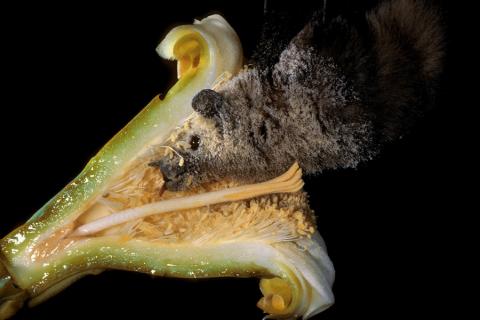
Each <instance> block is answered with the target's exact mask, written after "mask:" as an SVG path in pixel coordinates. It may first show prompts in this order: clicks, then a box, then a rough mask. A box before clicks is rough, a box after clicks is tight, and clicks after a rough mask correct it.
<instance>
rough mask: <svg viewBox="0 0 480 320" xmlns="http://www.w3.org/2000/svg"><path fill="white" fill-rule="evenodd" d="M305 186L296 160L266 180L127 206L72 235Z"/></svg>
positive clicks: (293, 190) (92, 232)
mask: <svg viewBox="0 0 480 320" xmlns="http://www.w3.org/2000/svg"><path fill="white" fill-rule="evenodd" d="M302 187H303V181H302V170H301V169H300V167H299V166H298V163H297V162H295V163H294V164H293V165H292V166H291V167H290V169H289V170H288V171H287V172H285V173H284V174H282V175H281V176H279V177H277V178H274V179H272V180H268V181H266V182H262V183H256V184H249V185H243V186H239V187H233V188H228V189H223V190H217V191H212V192H206V193H202V194H196V195H193V196H188V197H183V198H177V199H168V200H164V201H158V202H154V203H149V204H146V205H143V206H140V207H135V208H130V209H126V210H123V211H120V212H117V213H114V214H112V215H109V216H106V217H103V218H100V219H97V220H95V221H92V222H90V223H87V224H85V225H83V226H80V227H79V228H77V229H76V230H75V231H74V232H73V233H72V234H71V236H77V237H80V236H87V235H90V234H94V233H97V232H99V231H102V230H105V229H108V228H111V227H113V226H116V225H119V224H122V223H126V222H129V221H132V220H136V219H140V218H145V217H148V216H150V215H154V214H161V213H166V212H172V211H180V210H187V209H194V208H198V207H203V206H208V205H213V204H218V203H224V202H231V201H239V200H245V199H249V198H253V197H258V196H262V195H266V194H272V193H284V192H297V191H299V190H300V189H301V188H302Z"/></svg>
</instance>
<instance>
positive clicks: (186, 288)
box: [0, 1, 470, 319]
mask: <svg viewBox="0 0 480 320" xmlns="http://www.w3.org/2000/svg"><path fill="white" fill-rule="evenodd" d="M157 2H158V3H157V4H156V5H154V6H151V5H150V6H149V5H140V4H138V3H134V2H130V3H126V4H118V3H117V4H114V5H113V4H112V5H111V6H102V7H99V6H98V5H94V4H91V5H87V4H85V3H81V2H79V1H77V2H69V4H68V5H66V4H64V5H55V6H54V5H46V4H44V3H42V4H41V5H35V6H31V5H27V4H21V3H19V4H18V5H17V6H16V7H15V8H11V7H9V8H7V7H3V8H1V9H2V10H0V20H1V24H2V26H1V42H2V43H1V51H2V59H1V61H0V68H1V69H0V77H1V86H0V93H1V95H0V108H1V116H0V117H1V126H0V130H1V133H0V136H1V137H2V149H1V150H2V151H1V161H2V162H1V174H2V184H3V186H2V190H3V192H2V193H3V194H2V198H3V201H2V208H1V213H0V217H1V224H0V233H1V235H2V236H3V235H5V234H6V233H7V232H8V231H10V230H11V229H13V228H14V227H16V226H18V225H19V224H21V223H22V222H23V221H25V220H26V219H27V218H28V217H30V216H31V215H32V214H33V213H34V212H35V211H36V210H37V209H38V208H39V207H41V206H42V205H43V204H44V203H45V202H46V201H47V200H48V199H50V198H51V197H52V196H53V195H54V194H55V193H56V192H57V191H59V190H60V189H61V188H62V187H63V186H64V185H65V184H67V183H68V182H69V181H70V180H71V179H72V178H74V177H75V176H76V174H77V173H78V172H80V170H81V169H82V168H83V166H84V165H85V164H86V162H87V161H88V159H89V158H90V157H92V156H93V155H94V154H95V153H96V152H97V151H98V150H99V148H100V147H101V146H102V145H103V144H104V143H105V142H106V141H107V140H108V139H109V138H110V137H111V136H112V135H113V134H115V133H116V132H117V131H118V130H120V129H121V128H122V127H123V125H125V124H126V123H127V122H128V121H129V120H130V119H131V118H132V117H133V116H134V115H135V114H137V113H138V112H139V111H140V110H141V108H142V107H143V106H144V105H145V104H146V103H147V102H148V101H149V100H150V99H151V98H152V97H153V96H154V95H156V94H157V93H159V92H166V90H167V89H168V87H169V86H170V85H171V84H173V83H174V81H175V76H174V74H175V63H174V62H167V61H164V60H162V59H160V58H159V57H158V56H157V55H156V52H155V50H154V49H155V47H156V45H157V44H158V42H159V41H160V39H161V38H162V37H163V36H164V35H165V33H166V32H167V31H168V30H169V29H170V28H171V27H173V26H175V25H178V24H184V23H191V21H192V19H193V18H202V17H205V16H206V15H208V14H210V13H215V12H218V13H221V14H222V15H223V16H224V17H225V18H226V19H227V21H229V22H230V23H231V25H232V26H233V27H234V29H235V30H236V31H237V32H238V34H239V36H240V38H241V40H242V44H243V45H244V51H245V55H246V56H249V55H250V54H251V52H252V50H253V47H254V45H255V43H256V40H257V38H258V36H259V31H260V28H261V24H262V15H263V1H257V2H254V1H240V2H232V4H229V5H227V4H225V2H223V1H201V2H200V1H197V2H193V3H188V2H184V1H182V2H180V1H177V2H172V3H170V4H169V5H168V6H167V5H165V4H163V1H157ZM369 2H371V1H369ZM437 2H439V1H437ZM297 3H298V2H295V3H293V2H292V5H297ZM357 3H358V1H357ZM439 3H440V4H441V5H442V7H443V11H444V13H445V23H446V25H447V26H448V29H447V32H448V59H447V64H446V71H445V74H444V78H443V80H442V86H441V90H440V94H439V102H438V104H437V107H436V109H435V110H433V111H432V112H430V113H429V114H427V115H426V117H425V118H424V119H423V120H422V121H420V122H419V123H418V125H417V126H416V127H415V129H414V130H413V132H411V133H410V134H409V135H407V136H406V137H405V138H404V139H402V140H400V141H398V142H396V143H394V144H391V145H389V146H387V147H386V149H385V150H384V152H383V153H382V154H381V155H380V156H379V157H377V158H376V159H375V160H373V161H370V162H368V163H365V164H362V165H361V166H360V167H359V168H358V169H356V170H339V171H335V172H326V173H324V174H323V175H321V176H320V177H317V178H315V179H308V178H307V179H306V182H307V184H306V190H307V191H308V192H309V194H310V197H311V203H312V207H313V208H314V209H315V211H316V213H317V215H318V224H319V229H320V232H321V234H322V235H323V236H324V238H325V240H326V243H327V245H328V249H329V254H330V256H331V258H332V260H333V262H334V264H335V267H336V270H337V279H336V282H335V286H334V293H335V295H336V299H337V302H336V304H335V305H334V306H333V307H331V308H330V309H328V310H327V311H325V312H324V313H322V314H320V316H317V317H316V318H318V319H346V318H347V317H348V318H351V317H353V316H355V317H366V318H368V319H390V318H395V317H398V316H404V317H410V316H424V317H427V318H431V317H432V316H434V315H435V316H436V315H445V314H446V313H448V312H453V314H455V315H459V313H460V312H462V310H463V308H462V306H461V304H459V305H456V304H455V307H454V302H456V301H460V300H461V299H462V294H461V293H460V292H458V291H456V290H455V289H454V288H453V286H452V284H455V281H457V280H456V278H455V277H454V276H453V274H452V273H454V271H453V269H452V266H453V265H454V264H455V261H456V260H457V259H459V254H458V253H456V252H458V250H457V248H456V246H455V244H454V242H453V241H452V240H454V239H455V238H456V236H455V234H456V233H457V231H458V230H457V228H458V225H457V220H458V219H457V218H458V215H459V213H460V211H461V209H460V208H459V207H458V205H453V204H454V201H453V195H454V193H455V192H456V191H458V188H460V185H459V182H458V181H457V179H456V177H457V176H459V175H460V173H459V169H458V168H459V167H458V165H459V164H461V165H463V166H468V165H469V163H470V162H469V161H468V160H460V161H459V157H460V158H461V157H462V155H463V154H464V151H463V150H464V149H462V148H463V147H462V143H463V142H464V140H463V138H462V137H459V135H460V134H459V132H460V131H459V130H460V128H461V127H462V123H461V121H462V118H461V116H460V114H462V112H463V110H464V109H465V108H466V107H465V104H464V102H462V100H461V98H460V97H459V90H460V88H461V86H462V81H463V80H464V79H462V77H460V70H459V69H460V68H459V67H458V65H457V63H458V61H459V60H461V59H459V57H460V55H461V52H459V42H460V41H461V40H460V38H459V37H458V34H459V33H460V32H459V30H456V29H455V25H456V19H455V16H454V14H453V11H452V8H451V7H449V6H447V4H446V1H445V2H439ZM452 238H453V239H452ZM260 296H261V294H260V292H259V289H258V280H256V279H231V280H225V279H223V280H218V279H212V280H190V281H188V280H175V279H157V278H152V277H150V276H147V275H142V274H134V273H127V272H119V271H109V272H104V273H103V274H101V275H99V276H95V277H93V276H92V277H87V278H84V279H82V280H81V281H79V282H77V283H75V284H74V285H72V286H71V287H70V288H68V289H67V290H65V291H64V292H62V293H61V294H59V295H58V296H56V297H54V298H53V299H51V300H49V301H47V302H45V303H44V304H42V305H40V306H38V307H36V308H34V309H24V310H22V311H21V312H19V313H18V315H17V317H16V319H41V318H49V319H64V318H66V317H68V318H70V319H76V318H79V319H80V318H82V319H103V318H106V317H109V318H110V317H111V318H116V319H128V318H136V317H138V318H158V319H162V318H163V319H171V318H173V317H175V319H192V318H193V319H195V318H208V319H237V318H238V319H261V317H262V313H261V311H260V310H259V309H257V308H256V306H255V304H256V301H257V300H258V299H259V298H260Z"/></svg>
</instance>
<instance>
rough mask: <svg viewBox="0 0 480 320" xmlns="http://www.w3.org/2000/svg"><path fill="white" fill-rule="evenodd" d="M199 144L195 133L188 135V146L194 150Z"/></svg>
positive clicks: (198, 138)
mask: <svg viewBox="0 0 480 320" xmlns="http://www.w3.org/2000/svg"><path fill="white" fill-rule="evenodd" d="M199 145H200V137H199V136H197V135H196V134H194V135H192V136H191V137H190V148H191V149H192V150H193V151H195V150H197V149H198V146H199Z"/></svg>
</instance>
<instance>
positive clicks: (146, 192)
mask: <svg viewBox="0 0 480 320" xmlns="http://www.w3.org/2000/svg"><path fill="white" fill-rule="evenodd" d="M157 51H158V52H159V54H160V55H161V56H162V57H164V58H168V59H176V60H177V61H178V64H177V65H178V68H177V72H178V74H177V76H178V78H179V80H178V82H177V83H176V84H175V85H174V86H173V87H172V88H171V89H170V91H169V92H168V93H167V95H166V96H165V98H164V99H162V100H161V99H159V98H158V97H155V98H154V99H153V100H152V102H150V104H148V105H147V106H146V107H145V109H144V110H142V111H141V112H140V114H139V115H137V116H136V117H135V118H134V119H132V121H131V122H130V123H128V124H127V126H126V127H125V128H123V129H122V130H121V131H120V132H119V133H118V134H117V135H115V136H114V137H113V138H112V139H111V140H110V141H109V142H108V143H107V144H106V145H105V146H104V147H103V148H102V149H101V150H100V151H99V153H98V154H97V155H96V156H95V157H94V158H92V159H91V160H90V162H89V163H88V164H87V166H86V167H85V169H84V170H83V171H82V172H81V173H80V174H79V175H78V176H77V177H76V178H75V179H74V180H73V181H72V182H71V183H69V184H68V185H67V186H66V187H65V188H64V189H63V190H61V191H60V192H59V193H58V194H57V195H56V196H55V197H54V198H52V199H51V200H50V201H49V202H47V203H46V204H45V205H44V206H43V207H42V208H41V209H40V210H39V211H38V212H37V213H35V214H34V215H33V216H32V218H30V220H29V221H27V222H26V223H25V224H24V225H22V226H20V227H19V228H17V229H15V230H13V231H12V232H11V233H10V234H8V235H7V236H5V237H4V238H3V239H2V240H1V241H0V250H1V251H0V319H6V318H8V317H10V316H12V315H13V314H14V313H15V312H16V310H18V309H19V308H20V307H21V306H22V305H23V304H24V302H28V305H29V306H35V305H37V304H39V303H41V302H43V301H45V300H46V299H49V298H51V297H53V296H54V295H55V294H57V293H59V292H60V291H62V290H63V289H65V288H66V287H67V286H69V285H70V284H71V283H73V282H75V281H77V280H79V279H80V278H82V277H83V276H85V275H88V274H98V273H100V272H102V271H104V270H107V269H118V270H129V271H135V272H143V273H148V274H152V275H155V276H169V277H178V278H211V277H257V278H260V279H261V280H260V290H261V292H262V294H263V297H262V298H260V300H259V302H258V304H257V305H258V307H259V308H261V309H262V310H263V311H264V312H265V313H267V314H268V315H267V317H271V318H296V317H303V318H308V317H311V316H313V315H314V314H317V313H318V312H320V311H322V310H324V309H326V308H327V307H328V306H330V305H331V304H332V303H333V294H332V291H331V287H332V284H333V279H334V269H333V266H332V263H331V261H330V259H329V258H328V255H327V253H326V249H325V245H324V242H323V240H322V238H321V237H320V235H319V233H318V231H317V230H316V222H315V217H314V214H313V212H312V210H311V209H310V207H309V205H308V201H307V195H306V194H305V193H304V192H303V191H302V190H301V189H302V186H303V181H302V179H301V169H300V168H299V166H298V164H297V163H295V164H293V165H292V167H291V168H290V169H289V170H288V171H286V172H285V173H284V174H283V175H281V176H279V177H277V178H275V179H272V180H269V181H265V182H259V183H255V184H251V185H239V183H238V182H236V181H215V182H212V183H209V184H204V185H201V186H197V187H195V188H192V189H190V190H188V191H183V192H172V191H168V190H165V188H164V186H163V184H164V181H163V177H162V173H161V172H160V170H159V169H158V168H154V167H151V166H149V163H150V162H151V161H152V160H154V159H158V157H159V156H160V155H163V156H165V155H164V153H163V152H161V150H162V151H163V150H164V146H163V142H164V141H166V139H167V137H169V135H170V134H171V132H172V131H173V130H174V129H175V128H177V127H178V126H181V125H182V124H183V123H184V121H186V119H188V118H189V117H190V116H191V114H192V113H193V110H192V109H191V106H190V102H191V100H192V98H193V96H194V95H195V94H196V93H197V92H199V91H200V90H202V89H205V88H215V86H217V85H218V83H219V81H222V79H223V77H224V76H225V75H235V74H236V73H238V72H240V70H241V67H242V56H243V54H242V49H241V45H240V42H239V40H238V37H237V35H236V34H235V31H234V30H233V29H232V28H231V27H230V25H229V24H228V23H227V22H226V21H225V20H224V19H223V18H222V17H221V16H219V15H213V16H209V17H207V18H205V19H203V20H201V21H196V22H195V23H194V24H193V25H187V26H180V27H177V28H174V29H173V30H171V31H170V32H169V33H168V34H167V36H166V37H165V39H164V40H163V41H162V42H161V43H160V45H159V47H158V49H157ZM212 307H213V306H212Z"/></svg>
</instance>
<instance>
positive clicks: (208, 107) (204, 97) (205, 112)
mask: <svg viewBox="0 0 480 320" xmlns="http://www.w3.org/2000/svg"><path fill="white" fill-rule="evenodd" d="M224 102H225V101H224V99H223V97H222V95H220V94H219V93H218V92H216V91H213V90H210V89H204V90H202V91H200V92H199V93H197V94H196V95H195V96H194V97H193V99H192V108H193V110H195V111H196V112H198V113H200V114H201V115H202V116H204V117H205V118H213V117H214V116H216V115H217V114H218V112H219V111H220V109H221V108H222V106H223V104H224Z"/></svg>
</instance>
